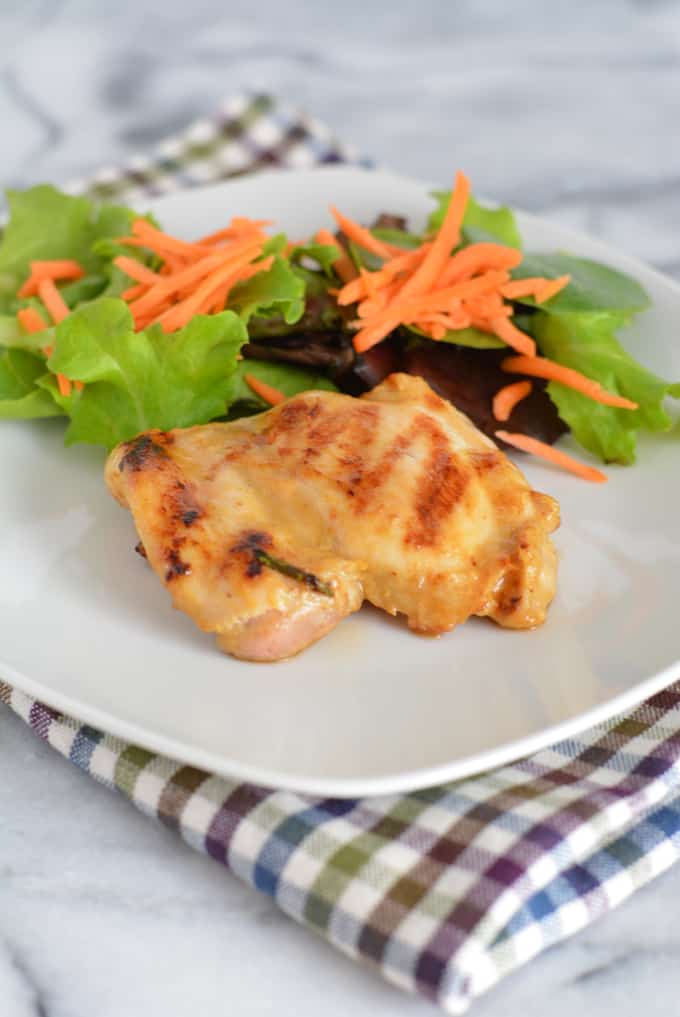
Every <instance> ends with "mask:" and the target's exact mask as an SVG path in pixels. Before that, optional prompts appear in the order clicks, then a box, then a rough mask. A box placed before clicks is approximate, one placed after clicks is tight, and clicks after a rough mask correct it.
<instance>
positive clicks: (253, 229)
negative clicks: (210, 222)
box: [197, 216, 272, 247]
mask: <svg viewBox="0 0 680 1017" xmlns="http://www.w3.org/2000/svg"><path fill="white" fill-rule="evenodd" d="M271 225H272V223H271V221H270V220H269V219H244V218H243V217H238V216H237V217H236V218H235V219H232V220H231V223H230V224H229V226H227V227H225V229H222V230H216V232H215V233H209V234H208V236H206V237H201V239H200V240H198V241H197V243H198V244H199V245H200V246H201V247H203V246H204V245H205V244H219V243H221V241H223V240H233V239H234V238H235V237H238V238H239V239H240V238H241V237H243V236H247V235H249V234H252V233H259V232H260V230H261V229H262V227H263V226H271Z"/></svg>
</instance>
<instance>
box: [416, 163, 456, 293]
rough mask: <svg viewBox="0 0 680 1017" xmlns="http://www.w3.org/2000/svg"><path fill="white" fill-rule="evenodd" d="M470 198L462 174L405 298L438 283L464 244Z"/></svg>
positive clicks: (425, 290) (454, 186)
mask: <svg viewBox="0 0 680 1017" xmlns="http://www.w3.org/2000/svg"><path fill="white" fill-rule="evenodd" d="M469 196H470V181H469V180H468V178H467V177H466V176H465V174H464V173H461V172H460V171H459V172H458V173H457V174H456V180H455V183H454V185H453V191H452V192H451V200H450V201H449V207H448V209H447V210H446V215H445V216H444V221H443V223H442V224H441V226H440V228H439V231H438V232H437V235H436V236H435V238H434V240H433V241H432V247H431V248H430V250H429V251H428V253H427V257H426V258H425V260H424V261H423V263H422V264H421V266H420V267H419V268H418V269H417V271H416V272H415V273H414V275H413V276H411V278H410V279H409V281H408V282H407V283H405V285H404V289H403V290H402V293H401V295H402V296H403V297H406V296H414V295H415V294H417V293H425V292H427V290H429V289H431V288H432V287H433V286H434V284H435V283H436V282H437V280H438V278H439V275H440V274H441V271H442V269H443V268H444V265H445V264H446V262H447V260H448V258H449V256H450V254H451V251H452V250H453V249H454V247H456V246H457V245H458V244H459V243H460V228H461V226H462V224H463V216H464V215H465V209H466V207H467V203H468V198H469Z"/></svg>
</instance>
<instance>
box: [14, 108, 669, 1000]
mask: <svg viewBox="0 0 680 1017" xmlns="http://www.w3.org/2000/svg"><path fill="white" fill-rule="evenodd" d="M334 161H353V162H357V161H359V160H358V158H357V155H356V153H354V152H352V151H351V150H350V149H348V148H346V147H345V146H344V145H341V144H340V143H339V142H338V141H337V140H336V139H335V138H334V137H333V135H332V134H331V133H330V132H329V131H328V130H327V129H326V128H325V127H323V125H321V124H318V123H316V122H315V121H312V120H310V119H308V118H306V117H303V116H300V115H299V114H298V113H296V112H295V111H291V110H289V109H287V108H286V107H284V106H282V105H280V104H278V103H274V102H273V101H272V99H271V98H268V97H266V96H254V97H253V96H242V97H237V98H235V99H232V100H230V101H229V102H227V103H226V104H225V105H224V107H223V109H222V110H221V112H220V113H219V115H218V116H216V117H215V118H214V119H212V120H204V121H201V122H200V123H198V124H195V125H194V126H193V127H192V128H190V130H188V131H187V132H186V133H185V134H184V135H182V136H181V137H178V138H173V139H171V140H169V141H168V142H166V143H165V144H164V145H162V146H161V149H160V151H159V152H158V153H156V155H155V156H152V157H151V158H149V159H134V160H132V161H130V162H129V163H128V164H127V165H126V166H124V167H123V168H122V169H118V170H113V169H112V170H106V171H103V172H101V173H100V174H98V175H97V177H96V178H95V180H94V181H90V182H89V183H88V184H87V185H85V184H79V185H73V187H72V190H81V191H82V190H86V191H87V192H89V193H90V194H95V195H97V196H100V197H102V198H107V199H116V200H118V199H120V200H125V201H128V200H132V199H134V198H135V197H140V196H145V195H149V194H159V193H163V192H167V191H169V190H172V189H175V188H178V187H184V186H190V185H194V184H202V183H205V182H208V181H212V180H217V179H221V178H223V177H225V176H231V175H234V174H237V173H245V172H248V171H250V170H254V169H257V168H259V167H262V166H272V165H281V166H295V167H297V166H309V165H313V164H315V163H319V162H334ZM0 700H1V701H2V702H4V703H6V704H7V705H8V706H9V707H10V708H11V709H12V710H14V711H15V712H16V713H17V714H18V715H19V716H20V717H22V718H23V720H24V721H25V722H26V723H27V724H29V725H30V727H31V728H32V729H33V730H34V731H35V732H36V734H38V735H39V736H40V737H41V738H44V739H45V740H46V741H48V742H49V743H50V744H51V745H52V746H54V748H55V749H57V751H59V752H60V753H61V754H62V755H64V756H66V757H67V758H68V759H70V760H72V761H73V762H74V763H75V764H76V766H79V767H81V769H83V770H85V771H86V772H87V773H89V774H91V775H92V776H93V777H94V778H95V779H96V780H99V781H101V782H102V783H103V784H106V785H108V786H109V787H110V788H115V789H116V790H118V791H120V792H122V794H124V795H126V796H127V797H128V798H129V799H130V800H131V801H132V802H133V803H134V804H135V805H136V806H137V807H138V808H139V809H141V810H142V811H143V812H146V813H147V814H149V815H151V816H153V817H155V818H157V819H159V820H160V821H161V822H162V823H164V824H165V825H166V826H168V827H171V828H172V829H173V830H176V831H177V832H178V833H179V834H180V836H182V837H183V838H184V839H185V840H186V841H187V842H188V843H189V844H190V845H191V846H192V847H194V848H196V849H197V850H199V851H203V852H204V853H206V854H209V855H211V856H212V857H213V858H215V859H216V860H217V861H219V862H221V863H222V864H223V865H226V866H227V867H228V868H229V869H231V871H232V872H233V873H235V874H236V875H237V876H239V877H240V878H241V879H243V880H245V881H246V882H248V883H250V884H251V885H252V886H254V887H257V889H259V890H263V891H264V892H265V893H268V894H270V895H271V896H272V897H274V899H275V900H276V901H277V902H278V904H279V906H280V907H281V908H282V910H283V911H285V912H286V913H287V914H289V915H290V916H291V917H292V918H294V919H296V920H297V921H299V922H302V923H304V924H306V925H307V926H309V927H310V928H312V929H314V930H315V931H317V932H319V933H321V934H322V935H323V936H325V937H326V939H328V941H329V942H330V943H332V944H333V945H334V946H336V947H337V948H338V949H340V950H342V951H343V952H344V953H346V954H348V955H349V956H350V957H353V958H355V959H362V960H365V961H367V962H368V963H370V964H372V965H373V966H374V967H375V968H376V970H378V971H380V973H381V974H382V975H384V977H385V978H387V979H388V980H389V981H390V982H393V983H394V984H396V985H398V986H400V987H401V988H403V989H408V990H410V991H414V992H418V993H421V994H422V995H423V996H426V997H427V998H429V999H432V1000H435V1001H436V1002H438V1003H439V1004H440V1005H441V1006H442V1007H443V1008H444V1009H445V1010H447V1011H448V1012H449V1013H452V1014H458V1013H462V1012H463V1011H464V1010H465V1009H466V1008H467V1006H468V1005H469V1003H470V1001H471V1000H472V999H473V997H475V996H478V995H479V994H480V993H482V992H484V991H485V990H486V989H488V988H489V987H490V986H492V985H493V984H494V983H495V982H497V981H498V980H499V979H500V978H502V977H503V976H504V975H506V974H508V973H509V972H511V971H513V970H515V969H516V968H518V967H519V966H520V965H522V964H524V963H525V962H526V961H528V960H529V959H530V958H531V957H533V956H535V955H536V954H538V953H540V952H541V951H542V950H544V949H545V948H546V947H547V946H550V945H551V944H553V943H556V942H558V941H559V940H561V939H564V938H565V937H567V936H569V935H571V934H572V933H573V932H576V931H577V930H578V929H581V928H583V927H584V926H586V925H588V924H589V923H590V922H592V921H593V920H594V919H595V918H596V917H598V916H599V915H601V914H604V913H605V912H607V911H608V910H609V909H611V908H613V907H615V906H616V905H617V904H619V903H620V902H621V901H622V900H624V899H625V898H626V897H628V896H629V895H630V894H631V893H632V892H633V891H634V890H636V889H637V888H638V887H640V886H642V885H643V884H644V883H646V882H647V881H648V880H650V879H651V878H652V877H653V876H655V875H656V874H657V873H660V872H662V871H663V870H664V869H666V868H668V866H669V865H670V864H671V863H672V862H674V861H675V859H676V858H677V857H678V854H679V853H680V683H678V684H676V685H673V686H671V687H670V688H668V689H666V690H665V691H664V692H661V693H659V694H658V695H657V696H655V697H654V698H653V699H651V700H649V701H648V702H647V703H645V704H644V705H643V706H641V707H640V708H639V709H637V710H634V711H633V712H632V713H629V714H627V715H625V716H622V717H619V718H618V719H616V720H614V721H611V722H610V723H607V724H600V725H598V726H597V727H594V728H592V729H591V730H589V731H587V732H586V733H585V734H584V735H582V736H581V737H580V738H575V739H570V740H568V741H565V742H561V743H560V744H558V745H554V746H553V747H552V748H550V749H546V750H545V751H543V752H539V753H536V754H535V755H534V756H532V757H531V758H529V759H525V760H523V761H521V762H519V763H516V764H515V765H513V766H504V767H502V768H501V769H499V770H496V771H494V772H492V773H487V774H484V775H482V776H480V777H476V778H474V779H471V780H467V781H464V782H462V783H457V784H448V785H444V786H443V787H436V788H431V789H429V790H426V791H420V792H416V793H413V794H407V795H391V796H389V797H383V798H371V799H366V800H359V801H344V800H337V799H319V798H313V797H310V796H308V795H297V794H292V793H290V792H288V791H276V790H274V791H271V790H267V789H265V788H261V787H254V786H251V785H247V784H239V783H234V782H231V781H228V780H224V779H222V778H221V777H216V776H214V775H211V774H209V773H204V772H202V771H200V770H197V769H195V768H194V767H191V766H184V765H182V764H181V763H178V762H176V761H174V760H171V759H166V758H163V757H162V756H158V755H156V754H154V753H152V752H147V751H146V750H145V749H142V748H140V747H138V746H135V745H129V744H126V743H125V742H123V741H121V740H120V739H118V738H113V737H111V736H110V735H107V734H105V733H104V732H102V731H96V730H94V729H93V728H91V727H88V726H86V725H82V724H80V723H79V722H78V721H77V720H73V719H71V718H68V717H64V716H62V715H60V714H58V713H55V712H54V711H53V710H51V709H49V708H48V707H46V706H44V705H42V704H41V703H38V702H36V701H34V700H32V699H31V698H30V697H28V696H26V695H24V694H23V693H21V692H18V691H16V690H14V689H12V688H10V686H9V685H6V684H3V683H2V682H0Z"/></svg>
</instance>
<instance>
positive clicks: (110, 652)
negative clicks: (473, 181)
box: [0, 168, 680, 796]
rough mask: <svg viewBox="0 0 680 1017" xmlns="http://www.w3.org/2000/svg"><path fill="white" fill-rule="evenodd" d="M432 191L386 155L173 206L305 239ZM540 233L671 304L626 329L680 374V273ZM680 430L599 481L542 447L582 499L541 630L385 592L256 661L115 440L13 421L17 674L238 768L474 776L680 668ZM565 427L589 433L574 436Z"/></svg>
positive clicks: (550, 230) (110, 724)
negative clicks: (108, 456) (205, 595)
mask: <svg viewBox="0 0 680 1017" xmlns="http://www.w3.org/2000/svg"><path fill="white" fill-rule="evenodd" d="M428 191H429V188H428V187H427V186H426V185H425V184H423V183H418V182H416V181H413V180H407V179H404V178H403V177H398V176H394V175H392V174H388V173H383V172H372V171H364V170H358V169H350V168H325V169H317V170H303V171H299V172H297V171H296V172H292V171H291V172H267V173H261V174H259V175H257V176H253V177H247V178H244V179H241V180H236V181H233V182H227V183H224V184H220V185H218V186H215V187H210V188H205V189H197V190H188V191H185V192H183V193H179V194H175V195H173V196H171V197H167V198H164V199H162V200H159V201H155V202H153V203H152V205H151V207H152V209H153V211H154V212H155V213H156V214H157V216H158V217H159V219H160V220H161V222H162V223H163V225H164V227H165V228H167V229H169V230H170V231H172V232H174V233H177V234H179V235H183V236H186V237H194V236H198V235H200V234H202V233H207V232H209V231H211V230H213V229H214V228H215V224H216V223H219V222H222V221H226V220H228V219H229V217H230V216H232V215H248V216H253V217H265V218H268V219H273V220H275V222H276V225H277V227H280V228H282V229H285V230H287V231H289V232H290V234H291V235H292V236H294V237H297V236H303V235H305V234H308V233H311V232H312V231H315V230H317V229H318V228H319V227H320V226H322V225H331V220H330V216H329V213H328V206H329V204H330V203H331V202H333V203H334V204H336V205H338V206H339V207H340V208H341V209H343V211H346V212H347V213H349V214H350V215H353V216H355V217H356V218H358V219H361V220H364V221H367V220H370V219H371V218H372V217H373V216H374V215H375V214H376V213H377V212H379V211H383V210H388V211H396V212H400V213H402V214H405V215H407V216H408V217H409V218H410V220H411V222H412V223H413V224H414V225H416V226H417V225H418V224H420V223H422V222H423V221H424V218H425V216H426V215H427V213H428V211H429V210H430V208H431V200H430V199H429V198H428ZM518 219H519V226H520V228H521V231H522V235H523V238H524V242H525V246H526V249H527V250H529V251H532V250H535V251H539V250H548V251H551V250H556V249H566V250H569V251H571V252H573V253H575V254H581V255H585V256H590V257H593V258H598V259H600V260H602V261H605V262H607V263H608V264H610V265H613V266H614V267H618V268H621V269H623V270H624V271H627V272H629V273H631V274H633V275H634V276H636V278H638V279H639V280H640V282H641V283H642V284H643V285H644V286H645V287H646V289H647V290H648V292H649V294H650V296H651V298H652V301H653V308H652V309H651V310H649V311H646V312H645V313H644V314H642V315H640V316H639V319H638V321H637V322H636V324H635V326H634V327H633V328H631V329H629V330H628V331H627V332H626V333H625V335H624V337H623V341H624V343H625V345H626V347H627V348H628V349H629V350H630V351H631V352H632V353H633V354H634V355H635V356H637V357H638V358H639V359H640V360H641V361H642V362H643V363H645V364H646V365H648V366H649V367H650V368H651V369H652V370H656V371H657V372H658V373H659V374H661V375H662V376H664V377H669V378H672V379H677V378H680V341H679V339H678V333H679V329H680V287H679V286H677V285H676V284H675V283H672V282H670V281H669V280H667V279H664V278H663V277H662V276H660V275H658V274H657V273H655V272H653V271H652V270H651V269H649V268H646V267H645V266H644V265H642V264H639V263H638V262H635V261H633V260H632V259H630V258H627V257H625V256H623V255H621V254H619V253H617V252H616V251H612V250H609V249H607V248H606V247H604V246H603V245H601V244H599V243H596V242H594V241H592V240H589V239H587V238H585V237H582V236H579V235H577V234H574V233H572V232H571V231H569V230H567V229H563V228H562V227H560V226H555V225H551V224H550V223H547V222H543V221H541V220H539V219H536V218H534V217H532V216H528V215H519V216H518ZM679 439H680V435H679V434H678V426H677V424H676V426H675V428H674V431H673V432H671V433H669V434H666V435H658V436H643V438H642V440H641V442H640V455H639V463H638V464H637V465H636V466H633V467H627V468H623V467H612V468H609V469H608V471H607V472H608V474H609V483H608V484H606V485H590V484H587V483H584V482H582V481H579V480H577V479H575V478H573V477H571V476H569V475H566V474H563V473H560V472H559V471H557V470H555V469H553V468H552V467H550V466H548V465H544V464H542V463H540V462H538V461H536V460H530V459H528V458H526V459H525V458H522V459H521V465H522V468H523V469H524V471H525V473H526V475H527V477H528V479H529V481H530V483H531V484H532V486H534V487H535V488H537V489H538V490H543V491H546V492H548V493H549V494H552V495H554V496H555V497H556V498H558V500H559V501H560V503H561V506H562V518H563V524H562V528H561V529H560V531H559V532H558V533H557V534H556V543H557V546H558V549H559V553H560V559H561V563H560V574H559V584H558V593H557V598H556V600H555V602H554V604H553V606H552V608H551V610H550V613H549V617H548V621H547V623H546V624H545V625H544V626H543V627H542V628H541V629H538V630H537V631H535V632H510V631H505V630H503V629H500V628H498V627H496V626H494V625H493V624H492V623H490V622H487V621H482V620H476V619H475V620H472V621H470V622H468V623H467V624H466V625H463V626H461V627H460V628H459V629H457V630H456V631H454V632H452V633H450V634H448V635H445V636H442V637H441V638H439V639H423V638H420V637H418V636H415V635H413V634H412V633H410V632H409V631H408V630H407V629H406V627H405V625H404V624H402V623H401V622H400V621H398V620H393V619H391V618H389V617H387V616H386V615H383V614H381V613H380V612H378V611H375V610H373V609H371V608H364V609H363V610H362V611H361V612H359V614H357V615H354V616H352V617H350V618H349V619H347V620H345V621H344V622H342V623H341V624H340V625H339V626H338V628H337V629H336V630H335V631H334V632H333V633H332V634H331V635H330V636H328V637H327V638H325V639H323V640H322V641H321V642H320V643H318V644H317V645H316V646H314V647H312V648H311V649H309V650H306V651H305V652H304V653H302V654H301V655H300V656H299V657H297V658H295V659H294V660H290V661H286V662H283V663H278V664H273V665H256V664H247V663H242V662H240V661H237V660H233V659H231V658H230V657H227V656H224V655H222V654H221V653H219V652H218V650H217V649H216V646H215V643H214V641H213V639H212V637H211V636H206V635H204V634H202V633H201V632H199V631H198V630H197V629H195V628H194V626H193V624H192V623H191V622H190V621H189V619H188V618H186V617H184V616H183V615H181V614H179V613H177V612H174V611H173V610H172V608H171V606H170V601H169V597H168V594H167V592H166V591H165V590H163V588H162V586H161V584H160V583H159V582H158V580H157V578H156V577H155V575H153V574H152V573H151V572H150V570H149V569H148V568H147V567H146V566H145V565H144V563H143V562H142V561H141V559H140V558H139V557H138V556H137V555H136V554H134V552H133V547H134V544H135V541H136V536H135V532H134V527H133V524H132V519H131V517H130V515H129V513H127V512H124V511H123V510H121V509H120V507H119V506H118V505H117V504H116V503H115V502H114V501H113V499H112V498H111V497H110V495H109V494H108V492H107V490H106V488H105V486H104V482H103V479H102V468H103V463H104V455H103V453H102V451H101V450H100V449H93V448H89V447H84V446H76V447H74V448H71V449H64V447H63V444H62V442H63V424H62V423H61V422H59V421H54V420H51V421H38V422H34V423H28V424H27V423H23V422H3V423H2V424H1V425H0V461H1V462H2V466H3V478H4V479H3V484H2V490H1V491H0V576H1V577H2V581H1V582H0V675H2V677H4V678H5V679H6V680H8V681H10V682H12V683H13V684H14V685H16V686H17V687H18V688H21V689H24V690H25V691H26V692H28V693H30V694H31V695H34V696H37V697H39V698H40V699H41V700H43V701H44V702H46V703H48V704H50V705H52V706H54V707H55V708H57V709H60V710H62V711H64V712H66V713H69V714H72V715H73V716H75V717H77V718H79V719H80V720H82V721H86V722H88V723H90V724H93V725H95V726H97V727H101V728H103V729H105V730H107V731H109V732H111V733H113V734H117V735H119V736H121V737H122V738H126V739H129V740H131V741H133V742H136V743H137V744H139V745H143V746H146V747H148V748H150V749H153V750H156V751H158V752H162V753H165V754H166V755H169V756H173V757H175V758H176V759H178V760H183V761H186V762H188V763H193V764H195V765H197V766H200V767H203V768H205V769H207V770H210V771H213V772H216V773H220V774H223V775H225V776H228V777H233V778H238V779H243V780H248V781H252V782H257V783H261V784H265V785H272V786H279V787H286V788H294V789H296V790H300V791H307V792H313V793H318V794H324V795H337V796H358V795H370V794H380V793H387V792H393V791H401V790H407V789H412V788H417V787H423V786H426V785H431V784H435V783H440V782H442V781H446V780H452V779H456V778H459V777H463V776H467V775H469V774H472V773H474V772H476V771H479V770H483V769H488V768H490V767H493V766H497V765H499V764H501V763H503V762H505V761H507V760H509V759H512V758H516V757H519V756H520V755H524V754H526V753H529V752H532V751H534V750H536V749H537V748H539V747H541V746H544V745H547V744H550V743H551V742H553V741H556V740H557V739H559V738H562V737H565V736H567V735H569V734H573V733H575V732H576V731H578V730H579V729H583V728H585V727H587V726H589V725H590V724H593V723H595V722H597V721H600V720H603V719H604V718H606V717H609V716H610V715H612V714H614V713H616V712H618V711H619V710H622V709H624V708H627V707H629V706H631V705H633V704H634V703H636V702H638V701H640V700H642V699H644V698H645V697H647V696H649V695H651V694H652V693H653V692H655V691H656V690H658V689H660V688H661V687H663V686H664V685H666V684H668V683H669V682H671V681H672V680H674V679H675V678H678V677H680V660H679V657H680V524H679V522H678V520H679V518H680V440H679ZM562 444H563V445H564V446H566V447H567V448H569V444H570V442H569V440H568V439H567V440H564V439H563V442H562Z"/></svg>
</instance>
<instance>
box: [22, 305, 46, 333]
mask: <svg viewBox="0 0 680 1017" xmlns="http://www.w3.org/2000/svg"><path fill="white" fill-rule="evenodd" d="M17 321H18V322H19V324H20V325H21V327H22V328H23V330H24V331H25V332H28V333H29V335H33V334H34V333H36V332H44V331H45V329H46V328H47V327H48V325H47V322H46V321H45V320H44V319H43V317H42V315H41V314H40V313H39V312H38V311H36V309H35V307H22V308H21V310H20V311H17Z"/></svg>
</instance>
